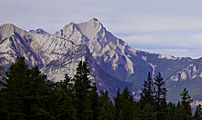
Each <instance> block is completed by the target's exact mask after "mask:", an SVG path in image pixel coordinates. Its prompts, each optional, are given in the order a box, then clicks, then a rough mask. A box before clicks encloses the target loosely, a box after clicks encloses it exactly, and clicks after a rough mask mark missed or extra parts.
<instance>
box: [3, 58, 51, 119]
mask: <svg viewBox="0 0 202 120" xmlns="http://www.w3.org/2000/svg"><path fill="white" fill-rule="evenodd" d="M45 78H46V77H45V76H44V75H41V74H40V71H39V70H38V68H37V67H35V68H28V66H27V65H26V64H25V59H24V58H17V59H16V62H15V63H14V64H12V65H11V67H10V68H9V71H8V72H7V73H6V76H5V77H4V78H3V83H4V86H3V89H2V90H1V97H2V101H3V102H2V104H3V108H4V112H5V114H4V115H5V116H4V118H5V119H8V120H12V119H15V120H18V119H20V120H23V119H33V120H34V119H38V120H40V119H51V115H50V114H49V113H48V111H47V109H46V108H47V106H46V103H45V102H46V100H45V99H46V96H47V95H48V88H47V86H46V82H45Z"/></svg>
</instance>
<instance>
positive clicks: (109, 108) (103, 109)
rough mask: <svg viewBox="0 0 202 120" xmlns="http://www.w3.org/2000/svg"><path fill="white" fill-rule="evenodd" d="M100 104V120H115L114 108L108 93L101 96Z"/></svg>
mask: <svg viewBox="0 0 202 120" xmlns="http://www.w3.org/2000/svg"><path fill="white" fill-rule="evenodd" d="M98 104H99V111H100V114H99V116H98V120H115V112H114V106H113V104H112V101H111V100H110V98H109V96H108V92H107V91H106V92H104V93H102V94H101V96H100V98H99V100H98Z"/></svg>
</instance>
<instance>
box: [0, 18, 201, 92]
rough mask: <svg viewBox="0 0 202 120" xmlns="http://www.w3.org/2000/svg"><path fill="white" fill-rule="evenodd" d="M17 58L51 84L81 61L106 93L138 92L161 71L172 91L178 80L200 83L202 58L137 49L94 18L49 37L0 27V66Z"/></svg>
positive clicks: (64, 28)
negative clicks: (150, 76)
mask: <svg viewBox="0 0 202 120" xmlns="http://www.w3.org/2000/svg"><path fill="white" fill-rule="evenodd" d="M16 56H23V57H25V59H26V62H27V64H29V65H30V66H36V65H37V66H38V67H39V68H40V69H41V71H42V72H43V73H44V74H47V76H48V79H50V80H54V81H59V80H63V79H64V74H69V75H71V76H73V74H74V73H75V69H76V66H77V64H78V62H79V61H80V60H82V59H84V58H86V59H87V60H88V62H89V65H90V66H91V70H92V75H91V76H92V77H93V78H94V80H95V81H96V84H97V85H98V87H99V89H101V90H109V91H110V93H111V95H114V94H115V91H116V90H117V89H118V88H120V89H122V88H123V87H125V86H126V85H127V86H129V88H130V89H131V91H133V93H134V94H137V93H138V92H137V91H138V90H139V89H140V87H141V86H142V84H143V81H144V80H145V79H146V77H147V73H148V72H149V71H150V72H152V74H153V75H155V74H156V73H157V72H161V73H162V75H163V77H164V79H165V80H166V81H167V83H168V86H169V88H172V89H174V87H173V86H175V85H176V84H177V83H179V82H183V81H191V80H194V79H197V80H201V83H202V58H200V59H191V58H179V57H173V56H163V55H160V54H154V53H149V52H144V51H140V50H136V49H134V48H131V47H130V46H129V45H128V44H127V43H125V42H124V41H123V40H121V39H119V38H117V37H115V36H114V35H113V34H112V33H110V32H109V31H107V30H106V28H105V27H104V26H103V25H102V24H101V23H100V22H99V21H98V20H97V19H95V18H93V19H91V20H89V21H88V22H84V23H80V24H75V23H70V24H68V25H66V26H64V27H63V28H62V29H61V30H59V31H57V32H56V33H54V34H49V33H47V32H45V31H43V30H42V29H38V30H31V31H30V32H27V31H25V30H22V29H20V28H18V27H16V26H15V25H12V24H5V25H1V26H0V65H1V66H2V67H1V68H2V69H3V70H6V69H7V68H8V66H9V65H10V63H12V62H14V59H15V57H16ZM2 74H3V73H2ZM173 82H174V83H175V84H173ZM193 82H194V81H193ZM170 83H172V84H170ZM171 85H172V86H171ZM184 87H186V86H184ZM199 91H200V92H201V93H202V90H201V89H200V90H199ZM197 92H198V91H197Z"/></svg>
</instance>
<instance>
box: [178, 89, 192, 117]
mask: <svg viewBox="0 0 202 120" xmlns="http://www.w3.org/2000/svg"><path fill="white" fill-rule="evenodd" d="M180 96H181V102H180V105H181V112H182V119H183V120H191V119H192V112H191V105H190V104H191V102H192V101H193V100H192V98H191V97H190V95H189V92H188V90H187V89H186V88H184V89H183V91H182V93H181V94H180Z"/></svg>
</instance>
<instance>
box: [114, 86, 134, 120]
mask: <svg viewBox="0 0 202 120" xmlns="http://www.w3.org/2000/svg"><path fill="white" fill-rule="evenodd" d="M114 101H115V115H116V118H115V119H116V120H132V119H133V117H134V114H133V105H134V101H133V98H132V96H131V95H130V93H129V91H128V88H127V87H126V88H125V89H124V90H123V92H122V94H120V92H119V91H118V92H117V97H116V98H115V99H114Z"/></svg>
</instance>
